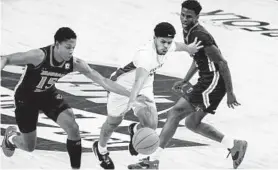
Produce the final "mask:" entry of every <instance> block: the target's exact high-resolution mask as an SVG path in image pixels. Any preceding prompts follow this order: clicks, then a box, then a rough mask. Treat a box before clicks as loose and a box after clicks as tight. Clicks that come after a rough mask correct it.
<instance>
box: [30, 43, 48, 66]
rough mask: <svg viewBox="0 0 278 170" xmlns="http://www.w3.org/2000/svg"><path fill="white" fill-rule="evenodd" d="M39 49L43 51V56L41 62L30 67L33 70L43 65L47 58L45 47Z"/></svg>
mask: <svg viewBox="0 0 278 170" xmlns="http://www.w3.org/2000/svg"><path fill="white" fill-rule="evenodd" d="M40 50H42V51H43V53H44V58H43V60H42V62H41V63H40V64H39V65H37V66H36V67H33V68H31V69H33V70H36V69H38V68H40V67H41V66H42V65H43V63H44V62H45V60H46V58H47V52H46V51H45V49H43V48H40ZM29 68H30V67H29Z"/></svg>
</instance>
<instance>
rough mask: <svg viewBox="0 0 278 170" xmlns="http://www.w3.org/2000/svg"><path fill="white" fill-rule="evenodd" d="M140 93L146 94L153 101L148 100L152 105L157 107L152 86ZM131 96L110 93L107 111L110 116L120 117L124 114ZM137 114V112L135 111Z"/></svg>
mask: <svg viewBox="0 0 278 170" xmlns="http://www.w3.org/2000/svg"><path fill="white" fill-rule="evenodd" d="M139 94H140V95H143V96H146V97H147V98H148V99H149V100H151V101H153V102H151V103H150V102H148V103H149V104H150V105H152V107H154V108H155V109H156V105H155V102H154V94H153V89H152V88H144V89H142V90H141V91H140V93H139ZM128 101H129V98H128V97H126V96H122V95H118V94H116V93H112V92H111V93H109V96H108V102H107V112H108V115H109V116H112V117H119V116H124V114H125V112H126V111H127V104H128ZM134 114H135V116H136V113H135V112H134Z"/></svg>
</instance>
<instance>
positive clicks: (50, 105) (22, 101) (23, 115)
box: [15, 90, 70, 133]
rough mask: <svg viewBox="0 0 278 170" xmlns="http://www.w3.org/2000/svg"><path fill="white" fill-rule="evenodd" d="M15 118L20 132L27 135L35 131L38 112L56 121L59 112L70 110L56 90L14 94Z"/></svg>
mask: <svg viewBox="0 0 278 170" xmlns="http://www.w3.org/2000/svg"><path fill="white" fill-rule="evenodd" d="M15 107H16V108H15V118H16V122H17V125H18V127H19V130H20V132H22V133H29V132H32V131H34V130H36V127H37V122H38V115H39V111H42V112H44V114H45V115H46V116H47V117H48V118H50V119H52V120H53V121H55V122H56V121H57V118H58V116H59V114H60V113H61V112H63V111H64V110H66V109H68V108H70V106H69V105H68V104H67V103H66V102H65V101H64V99H63V97H62V95H61V94H59V93H58V91H57V90H53V91H51V92H40V93H34V92H31V93H27V94H26V93H25V92H24V93H20V92H16V93H15Z"/></svg>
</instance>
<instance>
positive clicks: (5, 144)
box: [2, 126, 16, 157]
mask: <svg viewBox="0 0 278 170" xmlns="http://www.w3.org/2000/svg"><path fill="white" fill-rule="evenodd" d="M12 135H16V127H15V126H9V127H8V128H7V129H6V132H5V136H4V139H3V141H2V150H3V152H4V154H5V155H6V156H7V157H11V156H13V154H14V151H15V145H13V144H12V143H11V142H10V141H9V137H10V136H12Z"/></svg>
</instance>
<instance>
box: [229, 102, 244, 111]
mask: <svg viewBox="0 0 278 170" xmlns="http://www.w3.org/2000/svg"><path fill="white" fill-rule="evenodd" d="M227 105H228V107H229V108H232V109H234V107H235V106H240V105H241V104H240V103H238V102H237V101H234V102H231V103H230V102H228V103H227Z"/></svg>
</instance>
